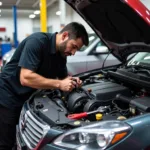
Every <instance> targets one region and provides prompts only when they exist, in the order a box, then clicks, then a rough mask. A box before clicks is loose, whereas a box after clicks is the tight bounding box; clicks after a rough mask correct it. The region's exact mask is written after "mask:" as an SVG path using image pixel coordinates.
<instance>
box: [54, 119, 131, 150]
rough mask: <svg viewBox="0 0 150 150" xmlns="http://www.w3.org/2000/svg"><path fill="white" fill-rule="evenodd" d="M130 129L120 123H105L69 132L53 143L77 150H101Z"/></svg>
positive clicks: (121, 137)
mask: <svg viewBox="0 0 150 150" xmlns="http://www.w3.org/2000/svg"><path fill="white" fill-rule="evenodd" d="M130 131H131V127H130V126H129V125H128V124H126V123H124V122H121V121H105V122H99V123H95V124H92V125H88V126H84V127H80V128H76V129H73V130H70V131H68V132H66V133H64V134H62V135H61V136H59V137H58V138H57V139H56V140H55V141H54V142H53V143H54V144H55V145H58V146H62V147H65V148H71V149H77V150H81V149H82V150H87V149H90V150H95V149H99V150H103V149H105V148H107V147H108V146H111V145H113V144H115V143H116V142H118V141H120V140H121V139H123V138H124V137H125V136H127V135H128V134H129V132H130Z"/></svg>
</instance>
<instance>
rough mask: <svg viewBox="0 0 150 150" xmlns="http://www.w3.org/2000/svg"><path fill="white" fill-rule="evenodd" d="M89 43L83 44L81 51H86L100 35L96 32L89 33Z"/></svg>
mask: <svg viewBox="0 0 150 150" xmlns="http://www.w3.org/2000/svg"><path fill="white" fill-rule="evenodd" d="M88 36H89V45H88V46H82V48H81V49H80V50H79V51H84V50H86V49H87V47H89V46H90V45H91V44H92V43H93V42H94V41H95V40H96V39H97V38H98V37H97V35H96V34H94V33H93V34H89V35H88Z"/></svg>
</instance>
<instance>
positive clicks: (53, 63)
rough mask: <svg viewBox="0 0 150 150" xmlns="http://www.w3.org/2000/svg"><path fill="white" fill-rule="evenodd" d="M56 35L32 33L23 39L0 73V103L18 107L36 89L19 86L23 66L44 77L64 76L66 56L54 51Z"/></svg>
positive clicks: (65, 73) (65, 74) (65, 72)
mask: <svg viewBox="0 0 150 150" xmlns="http://www.w3.org/2000/svg"><path fill="white" fill-rule="evenodd" d="M56 34H57V33H54V34H51V33H42V32H39V33H34V34H32V35H31V36H29V37H27V38H26V39H25V40H23V41H22V42H21V43H20V45H19V46H18V48H17V49H16V51H15V53H14V55H13V57H12V58H11V60H10V62H9V63H8V64H6V66H5V67H4V69H3V71H2V73H1V75H0V83H1V84H0V93H1V94H0V104H1V105H4V106H6V107H8V108H12V109H13V108H17V107H21V106H22V105H23V103H24V102H25V101H26V100H27V99H28V98H29V97H30V95H31V94H32V93H33V92H34V91H35V90H36V89H33V88H30V87H26V86H22V85H21V83H20V70H21V68H22V67H23V68H26V69H29V70H32V71H34V72H36V73H38V74H39V75H41V76H43V77H45V78H51V79H55V78H65V77H66V76H67V67H66V58H64V57H62V56H61V55H60V53H58V52H56Z"/></svg>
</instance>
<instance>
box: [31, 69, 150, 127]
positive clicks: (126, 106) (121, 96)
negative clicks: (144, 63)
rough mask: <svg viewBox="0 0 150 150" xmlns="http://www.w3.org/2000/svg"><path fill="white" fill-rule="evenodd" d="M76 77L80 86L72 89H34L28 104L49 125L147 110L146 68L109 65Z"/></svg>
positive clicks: (149, 104) (127, 115) (73, 124)
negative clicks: (79, 79) (80, 82)
mask: <svg viewBox="0 0 150 150" xmlns="http://www.w3.org/2000/svg"><path fill="white" fill-rule="evenodd" d="M135 70H136V71H135ZM80 78H81V79H82V80H83V85H82V87H80V88H75V89H74V90H73V91H72V92H62V91H60V90H42V91H40V92H38V93H37V94H36V95H34V96H33V97H32V98H31V99H30V100H29V105H30V108H31V109H32V111H33V112H34V113H35V114H36V115H37V116H38V117H39V118H41V119H42V120H44V121H45V122H47V123H48V124H50V126H51V127H53V128H60V129H70V128H75V127H79V126H83V125H86V124H90V123H93V122H95V121H104V120H124V119H128V118H131V117H134V116H137V115H141V114H144V113H147V112H150V96H149V85H150V82H149V81H150V80H149V73H148V71H147V70H144V69H142V70H140V69H135V68H131V67H130V68H128V67H126V68H118V69H116V68H115V69H114V68H109V69H106V70H105V71H104V70H100V71H99V72H95V73H90V74H86V75H84V74H83V75H82V76H81V77H80Z"/></svg>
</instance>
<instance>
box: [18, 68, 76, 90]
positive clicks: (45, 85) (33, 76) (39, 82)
mask: <svg viewBox="0 0 150 150" xmlns="http://www.w3.org/2000/svg"><path fill="white" fill-rule="evenodd" d="M20 82H21V85H23V86H28V87H31V88H35V89H60V90H62V91H71V90H72V89H73V88H75V86H74V85H75V84H76V83H75V81H73V80H72V77H67V78H65V79H64V80H57V79H56V80H55V79H48V78H45V77H42V76H41V75H39V74H37V73H35V72H34V71H31V70H29V69H25V68H21V72H20Z"/></svg>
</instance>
